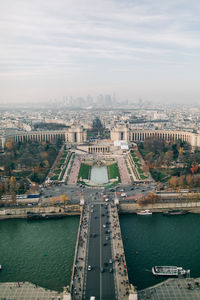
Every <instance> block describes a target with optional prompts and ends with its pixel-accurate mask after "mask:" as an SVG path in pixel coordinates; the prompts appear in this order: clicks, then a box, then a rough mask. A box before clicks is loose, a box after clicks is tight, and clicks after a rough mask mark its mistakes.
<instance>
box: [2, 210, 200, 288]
mask: <svg viewBox="0 0 200 300" xmlns="http://www.w3.org/2000/svg"><path fill="white" fill-rule="evenodd" d="M78 223H79V217H67V218H65V219H60V220H46V221H32V222H31V221H29V222H27V221H26V220H17V219H16V220H13V219H12V220H11V219H10V220H4V221H1V222H0V264H1V265H2V266H3V269H2V272H0V281H3V282H5V281H30V282H33V283H36V284H38V285H40V286H43V287H46V288H50V289H55V290H58V291H61V290H62V287H63V286H66V285H67V284H69V282H70V277H71V269H72V263H73V256H74V249H75V243H76V236H77V230H78ZM120 224H121V230H122V236H123V242H124V248H125V255H126V260H127V265H128V273H129V279H130V282H131V283H133V284H134V285H135V286H137V287H138V288H139V289H142V288H145V287H148V286H151V285H153V284H155V283H158V282H159V281H160V280H161V279H156V278H154V277H153V275H152V274H151V267H152V266H154V265H177V266H182V267H184V268H186V269H191V276H193V277H198V276H200V258H199V249H200V230H199V228H200V215H195V214H189V215H184V216H173V217H164V216H162V215H161V214H155V215H153V216H136V215H121V216H120ZM136 252H138V254H136Z"/></svg>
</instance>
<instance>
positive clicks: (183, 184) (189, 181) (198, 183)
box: [168, 174, 200, 188]
mask: <svg viewBox="0 0 200 300" xmlns="http://www.w3.org/2000/svg"><path fill="white" fill-rule="evenodd" d="M168 183H169V186H170V187H172V188H197V187H200V174H194V175H191V174H187V175H182V176H180V177H178V176H172V177H171V178H170V179H169V181H168Z"/></svg>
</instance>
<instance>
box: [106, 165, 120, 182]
mask: <svg viewBox="0 0 200 300" xmlns="http://www.w3.org/2000/svg"><path fill="white" fill-rule="evenodd" d="M108 174H109V179H115V178H117V177H118V179H119V180H118V181H119V182H121V178H120V173H119V168H118V165H117V163H115V164H113V165H110V166H108Z"/></svg>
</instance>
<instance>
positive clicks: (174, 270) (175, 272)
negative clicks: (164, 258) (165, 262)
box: [152, 266, 187, 277]
mask: <svg viewBox="0 0 200 300" xmlns="http://www.w3.org/2000/svg"><path fill="white" fill-rule="evenodd" d="M152 273H153V275H155V276H175V277H178V276H180V275H181V276H184V275H186V274H187V271H186V270H184V269H183V268H182V267H176V266H155V267H152Z"/></svg>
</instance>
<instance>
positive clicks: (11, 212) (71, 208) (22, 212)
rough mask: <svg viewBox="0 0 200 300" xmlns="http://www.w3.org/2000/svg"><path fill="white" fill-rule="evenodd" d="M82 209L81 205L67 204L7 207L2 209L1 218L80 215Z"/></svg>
mask: <svg viewBox="0 0 200 300" xmlns="http://www.w3.org/2000/svg"><path fill="white" fill-rule="evenodd" d="M80 211H81V207H80V205H67V206H66V208H63V207H54V206H48V207H31V208H7V209H1V210H0V220H6V219H26V218H27V216H28V215H31V214H32V215H35V214H38V215H48V216H50V218H51V216H52V217H55V218H56V216H57V217H58V218H59V217H61V216H64V217H65V216H66V217H67V216H79V215H80Z"/></svg>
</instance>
